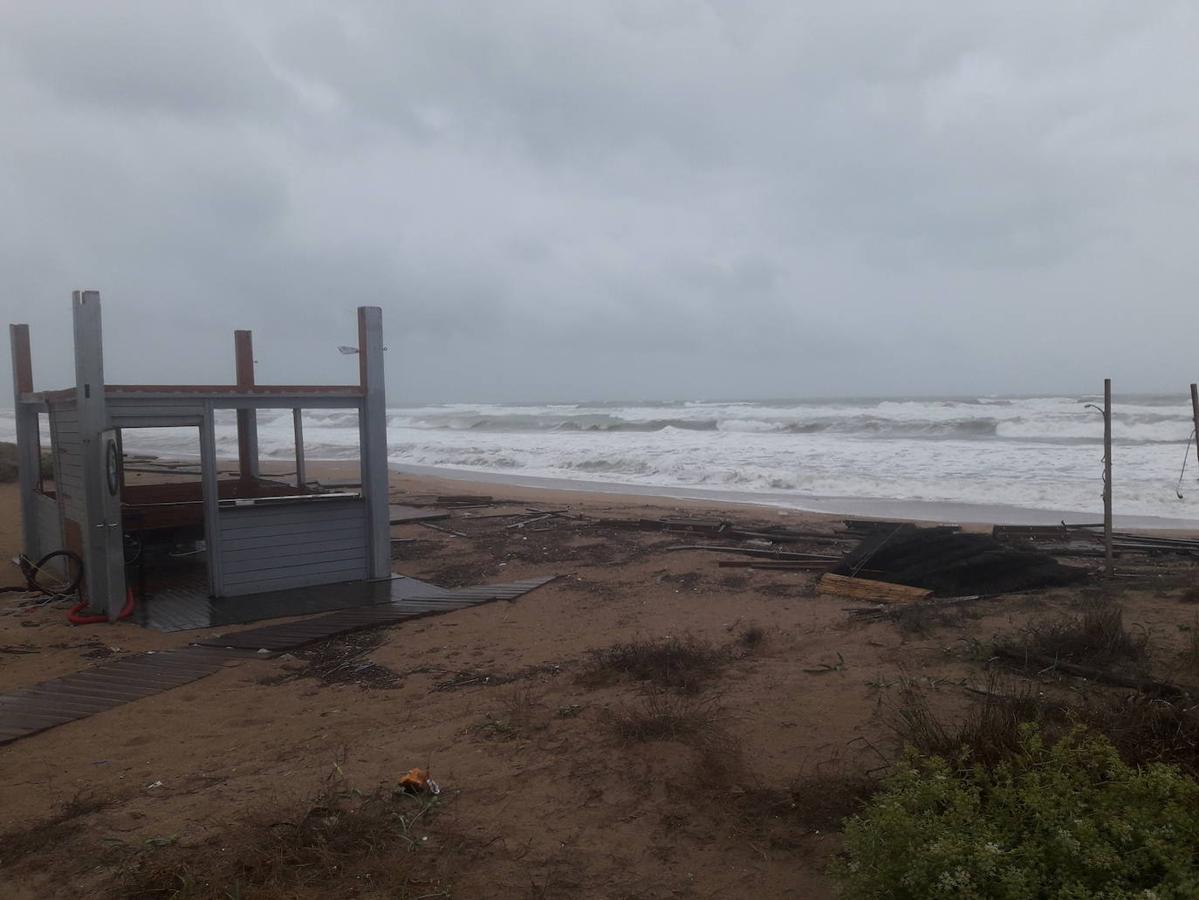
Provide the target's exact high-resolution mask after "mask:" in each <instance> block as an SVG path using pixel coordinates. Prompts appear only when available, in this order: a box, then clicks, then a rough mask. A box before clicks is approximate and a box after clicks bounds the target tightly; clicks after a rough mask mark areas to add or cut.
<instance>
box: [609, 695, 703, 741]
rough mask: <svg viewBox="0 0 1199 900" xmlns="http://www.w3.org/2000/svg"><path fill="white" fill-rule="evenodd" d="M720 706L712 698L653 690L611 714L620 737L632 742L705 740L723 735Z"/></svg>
mask: <svg viewBox="0 0 1199 900" xmlns="http://www.w3.org/2000/svg"><path fill="white" fill-rule="evenodd" d="M719 718H720V708H719V707H718V706H717V705H716V702H715V701H714V700H712V699H699V698H696V697H694V696H688V695H680V694H675V693H671V692H670V691H665V690H650V691H647V692H646V693H645V694H643V695H642V697H641V699H640V701H639V702H638V703H637V704H636V705H635V706H632V707H625V708H623V709H618V710H616V711H615V712H612V713H610V714H609V721H610V723H611V726H612V729H613V731H615V732H616V735H617V737H619V738H620V739H621V740H623V741H628V742H630V743H645V742H648V741H683V742H686V743H694V744H700V745H703V744H706V743H709V742H712V741H714V740H715V739H717V738H718V737H719V736H720V735H721V729H720V725H719Z"/></svg>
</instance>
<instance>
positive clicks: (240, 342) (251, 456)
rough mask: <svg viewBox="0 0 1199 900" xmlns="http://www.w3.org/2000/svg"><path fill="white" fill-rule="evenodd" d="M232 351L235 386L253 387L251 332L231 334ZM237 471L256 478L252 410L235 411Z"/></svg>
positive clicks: (255, 415)
mask: <svg viewBox="0 0 1199 900" xmlns="http://www.w3.org/2000/svg"><path fill="white" fill-rule="evenodd" d="M233 351H234V357H235V359H236V365H237V386H238V387H239V388H252V387H254V334H253V332H250V331H235V332H233ZM237 469H238V473H239V474H240V476H241V477H242V478H257V477H258V413H257V412H256V411H255V410H252V409H239V410H238V411H237Z"/></svg>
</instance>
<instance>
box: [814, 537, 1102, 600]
mask: <svg viewBox="0 0 1199 900" xmlns="http://www.w3.org/2000/svg"><path fill="white" fill-rule="evenodd" d="M836 572H837V573H838V574H840V575H853V574H855V573H856V574H857V575H859V576H860V577H862V578H872V579H874V580H876V581H888V582H890V583H892V584H906V585H910V586H912V587H922V588H927V589H928V590H931V591H932V592H933V593H934V594H938V595H940V596H943V597H956V596H960V595H963V594H997V593H1004V592H1006V591H1022V590H1026V589H1028V588H1037V587H1053V586H1056V585H1063V584H1070V583H1071V582H1074V581H1077V580H1078V579H1079V578H1080V577H1082V576H1083V574H1084V573H1083V572H1082V571H1080V570H1079V569H1077V568H1071V567H1069V566H1063V565H1062V564H1061V563H1059V562H1058V561H1057V560H1056V559H1054V558H1053V557H1052V556H1049V555H1048V554H1045V553H1041V552H1039V551H1037V550H1022V549H1017V548H1015V547H1010V546H1008V545H1006V544H1002V543H1000V542H999V541H997V540H995V539H994V538H993V537H991V536H990V535H989V534H968V533H963V532H958V531H951V530H948V529H944V528H917V527H915V526H914V525H904V526H901V527H899V528H897V529H893V530H888V531H879V532H876V533H875V534H874V535H873V536H871V537H868V538H866V540H864V541H863V542H862V544H861V545H860V546H859V547H858V549H857V550H855V551H854V552H853V553H851V554H850V555H849V556H848V557H846V559H845V562H843V563H842V564H841V565H840V566H839V567H838V568H837V569H836Z"/></svg>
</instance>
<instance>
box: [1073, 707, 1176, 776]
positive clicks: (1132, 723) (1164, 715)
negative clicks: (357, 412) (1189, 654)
mask: <svg viewBox="0 0 1199 900" xmlns="http://www.w3.org/2000/svg"><path fill="white" fill-rule="evenodd" d="M1071 719H1072V720H1074V721H1076V722H1078V723H1080V724H1082V725H1083V726H1085V727H1087V728H1089V729H1091V730H1092V731H1096V732H1098V733H1100V734H1102V735H1104V736H1105V737H1106V738H1107V739H1108V740H1109V741H1111V742H1112V744H1113V745H1114V746H1115V748H1116V750H1117V751H1118V752H1119V754H1120V757H1121V758H1122V759H1123V760H1124V761H1125V762H1126V763H1128V764H1129V765H1149V764H1150V763H1168V764H1170V765H1174V766H1178V768H1180V769H1182V770H1183V771H1184V772H1186V773H1187V774H1189V775H1192V776H1195V777H1199V705H1196V704H1195V703H1194V701H1190V700H1188V701H1185V702H1184V701H1180V700H1167V699H1163V698H1160V697H1153V696H1150V695H1148V694H1143V693H1140V692H1136V693H1131V694H1124V695H1118V696H1114V697H1113V696H1105V695H1100V696H1099V697H1097V698H1096V697H1086V698H1085V699H1084V701H1083V703H1082V704H1081V705H1080V706H1079V707H1077V708H1076V709H1074V710H1072V711H1071Z"/></svg>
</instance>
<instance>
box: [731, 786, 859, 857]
mask: <svg viewBox="0 0 1199 900" xmlns="http://www.w3.org/2000/svg"><path fill="white" fill-rule="evenodd" d="M878 788H879V781H878V779H877V778H874V777H872V776H870V775H868V774H866V773H864V772H849V771H836V772H832V773H828V774H812V775H806V776H804V777H802V778H798V779H796V780H795V781H794V782H792V784H791V785H790V786H789V787H788V788H787V789H785V790H778V789H776V788H762V787H759V788H752V789H750V790H747V791H745V792H743V793H742V794H740V795H739V796H738V797H737V801H736V808H737V813H738V816H739V819H740V825H741V827H742V828H749V829H751V830H753V831H758V832H765V833H766V834H767V835H768V837H769V838H770V841H771V843H772V844H775V845H779V844H787V843H790V841H789V840H788V838H789V837H790V836H791V833H792V832H793V831H794V829H795V828H796V827H798V828H799V829H800V830H801V831H802V832H804V833H810V832H821V831H839V830H840V828H841V823H842V821H844V820H845V819H846V818H847V817H849V816H851V815H853V814H854V813H856V812H857V811H858V810H859V809H860V808H861V806H862V804H863V803H865V802H866V801H867V800H869V799H870V798H871V797H872V796H874V794H875V793H876V792H877V791H878Z"/></svg>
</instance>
